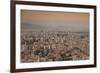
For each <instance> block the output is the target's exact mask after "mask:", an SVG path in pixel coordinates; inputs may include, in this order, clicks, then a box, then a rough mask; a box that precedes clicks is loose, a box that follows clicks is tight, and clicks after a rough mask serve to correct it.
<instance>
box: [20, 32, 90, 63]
mask: <svg viewBox="0 0 100 73" xmlns="http://www.w3.org/2000/svg"><path fill="white" fill-rule="evenodd" d="M87 59H89V33H88V32H65V31H30V32H28V31H24V32H21V62H22V63H30V62H50V61H69V60H87Z"/></svg>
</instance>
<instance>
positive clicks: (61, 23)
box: [21, 10, 89, 32]
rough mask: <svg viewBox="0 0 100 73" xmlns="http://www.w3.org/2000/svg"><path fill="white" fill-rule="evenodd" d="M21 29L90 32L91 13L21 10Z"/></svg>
mask: <svg viewBox="0 0 100 73" xmlns="http://www.w3.org/2000/svg"><path fill="white" fill-rule="evenodd" d="M21 29H22V30H25V31H29V30H30V31H38V30H39V31H40V30H44V31H78V32H79V31H83V32H84V31H85V32H88V30H89V14H88V13H71V12H49V11H48V12H47V11H32V10H21Z"/></svg>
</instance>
